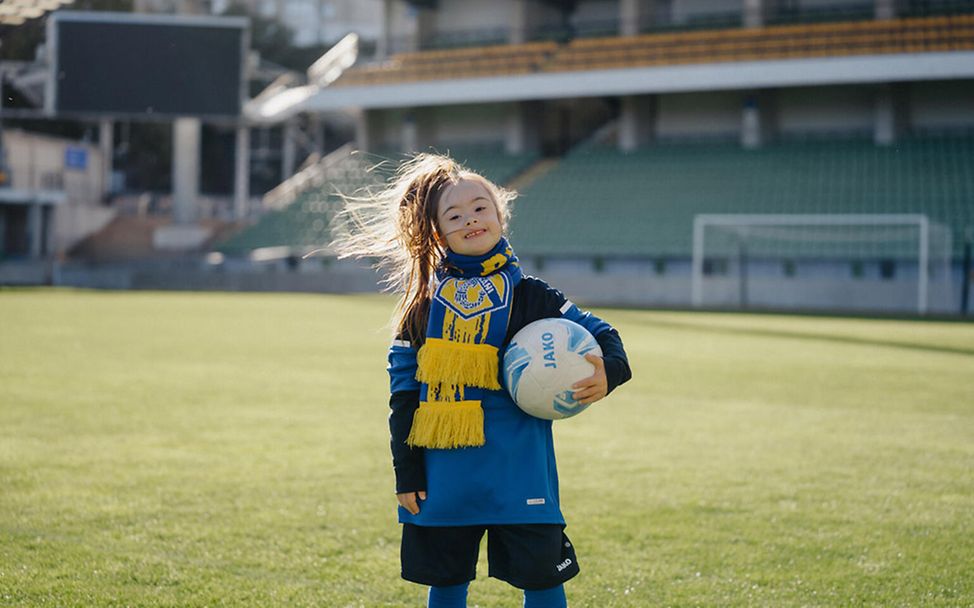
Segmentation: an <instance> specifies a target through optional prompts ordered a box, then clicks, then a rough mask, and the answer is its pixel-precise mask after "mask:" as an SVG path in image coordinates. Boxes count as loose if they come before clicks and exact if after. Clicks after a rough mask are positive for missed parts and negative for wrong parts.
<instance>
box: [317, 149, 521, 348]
mask: <svg viewBox="0 0 974 608" xmlns="http://www.w3.org/2000/svg"><path fill="white" fill-rule="evenodd" d="M376 168H378V166H376V167H373V168H372V170H373V171H374V170H375V169H376ZM461 180H474V181H477V182H479V183H481V184H482V185H483V186H484V187H485V188H486V189H487V191H488V192H489V193H490V196H491V197H492V198H493V200H494V204H495V205H496V207H497V212H498V215H499V220H500V225H501V230H502V231H504V232H507V224H508V221H509V219H510V215H511V211H510V202H511V201H512V200H514V198H515V197H516V196H517V194H516V193H514V192H512V191H509V190H506V189H504V188H501V187H500V186H497V185H496V184H494V183H492V182H491V181H489V180H487V179H486V178H484V177H483V176H481V175H479V174H477V173H475V172H473V171H470V170H469V169H467V168H466V167H464V166H463V165H461V164H459V163H457V162H456V161H454V160H453V159H452V158H450V157H448V156H444V155H440V154H429V153H420V154H416V155H414V156H412V157H411V158H408V159H407V160H405V161H403V162H402V163H401V164H400V165H399V168H398V169H397V170H396V172H395V174H394V175H393V176H392V177H391V178H390V179H389V180H388V182H387V183H386V184H385V185H384V186H383V187H381V189H379V190H378V191H374V190H372V189H370V188H365V189H364V190H363V191H360V192H364V194H361V193H360V194H357V195H355V196H344V195H343V196H342V198H343V199H344V202H345V205H344V207H343V209H342V210H341V211H340V212H339V213H338V215H337V216H336V217H335V222H334V224H333V226H334V231H333V235H334V240H333V241H332V243H331V248H332V250H333V251H334V252H335V253H337V254H338V258H339V259H344V258H348V257H355V258H363V257H368V258H372V259H373V260H374V263H373V267H374V268H376V269H377V270H379V271H380V273H381V274H382V275H383V278H382V280H381V283H382V284H383V285H384V286H385V287H384V288H383V291H393V292H395V293H398V294H399V295H400V299H399V302H398V304H397V306H396V309H395V311H394V313H393V317H392V324H393V327H394V334H396V335H401V336H402V337H403V338H404V339H407V340H410V341H412V342H413V343H414V344H416V345H417V346H418V345H419V343H421V342H423V341H424V339H425V336H426V323H427V317H428V315H429V305H430V300H431V299H432V288H433V278H434V276H435V270H436V267H437V266H438V265H439V264H440V263H441V262H442V261H443V259H444V258H445V256H446V250H445V247H444V243H445V241H444V242H441V241H440V238H438V235H439V230H438V228H437V223H436V211H437V205H438V204H439V200H440V196H441V195H442V193H443V191H444V190H445V189H446V187H447V186H449V185H453V184H456V183H458V182H459V181H461Z"/></svg>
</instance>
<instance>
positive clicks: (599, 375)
mask: <svg viewBox="0 0 974 608" xmlns="http://www.w3.org/2000/svg"><path fill="white" fill-rule="evenodd" d="M585 359H586V360H587V361H588V362H589V363H591V364H592V365H594V366H595V373H594V374H592V375H591V376H589V377H588V378H584V379H582V380H579V381H578V382H576V383H575V384H573V385H572V388H573V389H576V390H575V392H574V393H572V396H573V397H574V398H575V400H576V401H578V402H580V403H583V404H585V405H589V404H590V403H595V402H596V401H598V400H599V399H601V398H603V397H605V396H606V395H607V394H608V393H609V379H608V378H606V377H605V362H603V361H602V357H600V356H598V355H593V354H592V353H589V354H587V355H585Z"/></svg>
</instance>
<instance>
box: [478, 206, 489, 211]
mask: <svg viewBox="0 0 974 608" xmlns="http://www.w3.org/2000/svg"><path fill="white" fill-rule="evenodd" d="M486 208H487V207H477V211H481V210H483V209H486Z"/></svg>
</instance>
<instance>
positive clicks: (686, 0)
mask: <svg viewBox="0 0 974 608" xmlns="http://www.w3.org/2000/svg"><path fill="white" fill-rule="evenodd" d="M743 10H744V2H743V0H673V1H672V5H671V8H670V18H671V19H672V21H673V23H686V22H687V21H690V20H692V19H693V18H694V17H700V16H706V15H711V14H717V13H729V12H738V13H741V12H743Z"/></svg>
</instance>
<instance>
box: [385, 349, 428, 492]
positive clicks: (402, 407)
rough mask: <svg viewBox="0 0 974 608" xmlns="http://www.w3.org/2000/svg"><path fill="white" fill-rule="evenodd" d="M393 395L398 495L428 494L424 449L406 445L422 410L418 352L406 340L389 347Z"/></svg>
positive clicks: (392, 432) (391, 428) (392, 430)
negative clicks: (414, 420)
mask: <svg viewBox="0 0 974 608" xmlns="http://www.w3.org/2000/svg"><path fill="white" fill-rule="evenodd" d="M388 359H389V365H388V367H387V369H388V371H389V380H390V392H391V393H392V394H391V396H390V397H389V408H390V409H391V412H390V413H389V431H390V435H391V440H390V447H391V448H392V466H393V468H394V469H395V472H396V494H404V493H407V492H425V490H426V466H425V460H424V452H423V449H422V448H414V447H412V446H409V445H407V444H406V438H407V437H409V429H410V428H412V426H413V415H414V414H415V413H416V409H417V408H418V407H419V382H418V381H417V380H416V349H415V348H414V347H413V346H412V344H410V342H409V341H407V340H402V339H396V340H394V341H393V342H392V346H390V347H389V357H388Z"/></svg>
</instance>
